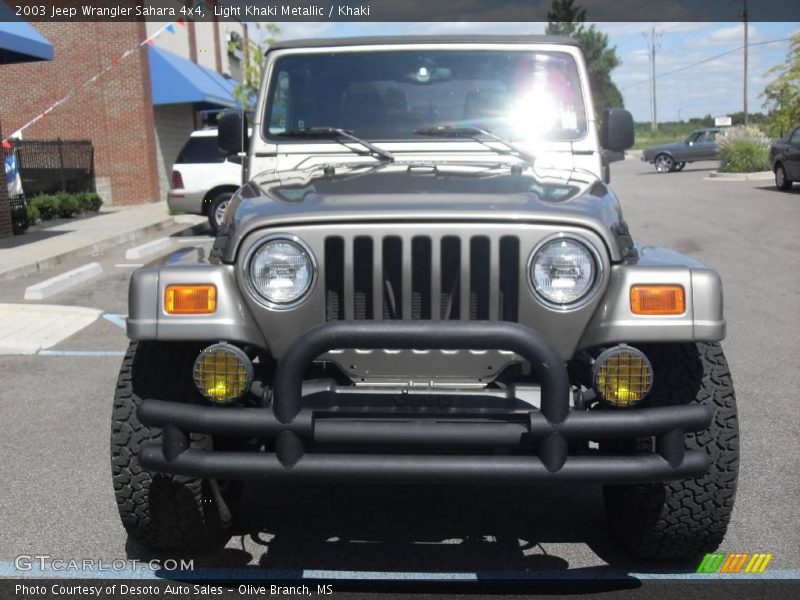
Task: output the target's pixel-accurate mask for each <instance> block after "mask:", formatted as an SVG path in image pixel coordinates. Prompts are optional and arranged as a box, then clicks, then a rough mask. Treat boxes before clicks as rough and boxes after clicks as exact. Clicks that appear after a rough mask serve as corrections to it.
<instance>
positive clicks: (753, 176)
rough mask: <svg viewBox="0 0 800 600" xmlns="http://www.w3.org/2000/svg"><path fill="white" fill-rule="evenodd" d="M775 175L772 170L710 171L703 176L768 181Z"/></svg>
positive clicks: (719, 179) (731, 179)
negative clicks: (746, 171) (743, 171)
mask: <svg viewBox="0 0 800 600" xmlns="http://www.w3.org/2000/svg"><path fill="white" fill-rule="evenodd" d="M774 176H775V175H774V174H773V172H772V171H756V172H755V173H720V172H719V171H711V172H710V173H709V174H708V175H707V176H706V177H705V178H706V179H716V180H717V181H769V180H771V179H772V178H773V177H774Z"/></svg>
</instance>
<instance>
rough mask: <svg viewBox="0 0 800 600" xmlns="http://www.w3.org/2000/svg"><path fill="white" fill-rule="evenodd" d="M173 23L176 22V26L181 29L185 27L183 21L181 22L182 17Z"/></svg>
mask: <svg viewBox="0 0 800 600" xmlns="http://www.w3.org/2000/svg"><path fill="white" fill-rule="evenodd" d="M175 22H176V23H177V24H178V25H180V26H181V27H186V21H184V20H183V17H181V18H180V19H178V20H177V21H175Z"/></svg>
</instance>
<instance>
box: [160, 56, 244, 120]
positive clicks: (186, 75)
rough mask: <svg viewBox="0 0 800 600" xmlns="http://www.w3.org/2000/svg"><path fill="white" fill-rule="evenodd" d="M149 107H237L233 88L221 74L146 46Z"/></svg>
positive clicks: (180, 57)
mask: <svg viewBox="0 0 800 600" xmlns="http://www.w3.org/2000/svg"><path fill="white" fill-rule="evenodd" d="M147 55H148V59H149V61H150V87H151V89H152V94H153V104H154V105H155V106H160V105H164V104H195V105H199V107H208V106H221V107H226V108H235V107H237V106H238V105H239V103H238V102H237V101H236V98H234V96H233V85H235V84H233V85H229V84H228V83H227V81H228V80H226V79H225V78H224V77H223V76H222V75H219V74H218V73H215V72H214V71H211V70H210V69H205V68H203V67H201V66H199V65H196V64H195V63H193V62H192V61H190V60H189V59H186V58H183V57H182V56H178V55H177V54H173V53H172V52H168V51H166V50H164V49H162V48H156V47H154V46H148V48H147Z"/></svg>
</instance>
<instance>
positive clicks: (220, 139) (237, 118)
mask: <svg viewBox="0 0 800 600" xmlns="http://www.w3.org/2000/svg"><path fill="white" fill-rule="evenodd" d="M247 130H248V128H247V115H243V114H242V113H240V112H228V113H225V114H224V115H222V117H221V118H220V120H219V124H218V129H217V146H219V148H220V150H222V151H223V152H225V153H227V154H228V155H231V154H239V153H240V152H244V151H245V150H246V149H247V147H248V145H249V143H250V140H249V139H248V135H247Z"/></svg>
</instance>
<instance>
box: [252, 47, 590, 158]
mask: <svg viewBox="0 0 800 600" xmlns="http://www.w3.org/2000/svg"><path fill="white" fill-rule="evenodd" d="M584 90H585V88H584V85H583V82H582V80H581V73H580V71H579V67H578V64H577V61H576V60H575V57H574V56H573V55H572V54H570V53H569V52H565V51H560V50H551V49H546V50H544V49H531V48H523V49H516V48H513V49H512V48H505V47H497V48H492V47H489V48H474V47H465V48H463V49H459V48H455V49H453V48H452V47H451V48H429V47H426V48H421V49H408V48H407V47H406V48H402V49H394V48H392V49H386V48H383V49H380V50H362V49H358V48H356V49H352V50H350V49H338V48H335V49H332V50H331V51H329V52H318V51H317V52H290V53H287V54H285V55H281V56H278V57H276V58H275V60H274V62H273V63H272V65H271V73H270V77H269V83H268V89H267V98H266V101H265V103H264V114H263V119H262V132H261V133H262V136H263V137H264V139H265V140H269V141H270V142H272V143H276V144H286V143H302V142H303V140H302V139H300V140H287V139H286V137H285V136H282V135H281V133H283V132H284V131H286V130H297V129H306V128H314V127H335V128H338V129H343V130H347V131H352V132H353V135H356V136H358V137H360V138H362V139H365V140H371V141H376V142H384V143H386V142H417V143H419V142H420V141H423V140H420V136H419V135H418V134H415V133H414V132H415V131H416V130H420V129H428V128H435V127H455V128H458V127H473V128H479V129H485V130H487V131H491V132H492V133H493V134H494V135H497V136H498V137H501V138H503V139H505V140H508V141H511V142H523V143H525V142H537V141H544V142H572V141H578V140H581V139H584V138H585V136H586V135H587V133H588V132H589V129H590V127H589V121H590V120H591V119H592V117H591V115H590V114H589V111H588V110H587V106H588V105H587V99H586V98H585V97H584ZM430 141H432V140H428V142H430ZM332 143H335V142H332Z"/></svg>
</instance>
